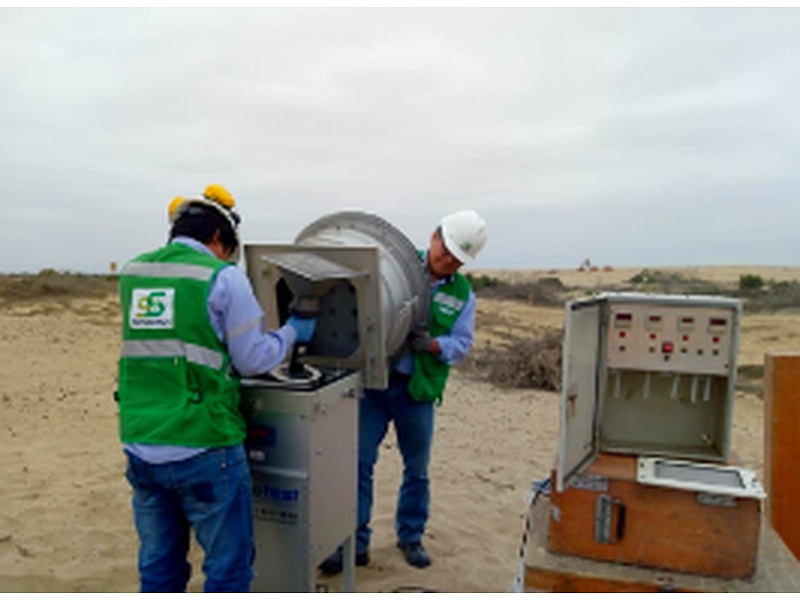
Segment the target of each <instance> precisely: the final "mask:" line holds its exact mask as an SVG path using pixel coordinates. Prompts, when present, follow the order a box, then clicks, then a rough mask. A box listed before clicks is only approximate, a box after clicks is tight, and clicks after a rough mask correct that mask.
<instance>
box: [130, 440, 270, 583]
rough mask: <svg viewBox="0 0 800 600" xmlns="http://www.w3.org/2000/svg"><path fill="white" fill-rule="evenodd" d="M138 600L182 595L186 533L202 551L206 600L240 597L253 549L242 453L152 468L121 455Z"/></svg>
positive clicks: (209, 454) (222, 451)
mask: <svg viewBox="0 0 800 600" xmlns="http://www.w3.org/2000/svg"><path fill="white" fill-rule="evenodd" d="M125 475H126V477H127V479H128V481H129V482H130V484H131V487H132V488H133V516H134V521H135V524H136V531H137V532H138V534H139V541H140V545H139V575H140V578H141V591H142V592H184V591H186V584H187V583H188V582H189V577H190V576H191V565H190V564H189V562H188V560H187V554H188V551H189V539H190V537H189V536H190V530H191V529H194V534H195V537H196V538H197V542H198V543H199V544H200V546H201V547H202V548H203V551H204V553H205V558H204V560H203V573H205V575H206V582H205V586H204V590H205V591H206V592H247V591H249V590H250V581H251V580H252V578H253V568H252V566H253V559H254V556H255V543H254V539H253V505H252V484H251V480H250V470H249V467H248V464H247V459H246V457H245V452H244V447H243V446H242V445H241V444H240V445H238V446H231V447H228V448H214V449H211V450H208V451H206V452H203V453H202V454H200V455H198V456H195V457H193V458H190V459H187V460H184V461H180V462H171V463H166V464H163V465H155V464H150V463H147V462H144V461H142V460H140V459H139V458H136V457H135V456H133V455H131V454H128V469H127V472H126V474H125Z"/></svg>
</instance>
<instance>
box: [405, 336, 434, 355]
mask: <svg viewBox="0 0 800 600" xmlns="http://www.w3.org/2000/svg"><path fill="white" fill-rule="evenodd" d="M408 344H409V346H411V349H412V350H413V351H414V352H428V353H429V354H439V343H438V342H437V341H436V338H435V337H431V334H430V333H429V332H427V331H412V332H411V333H410V334H409V335H408Z"/></svg>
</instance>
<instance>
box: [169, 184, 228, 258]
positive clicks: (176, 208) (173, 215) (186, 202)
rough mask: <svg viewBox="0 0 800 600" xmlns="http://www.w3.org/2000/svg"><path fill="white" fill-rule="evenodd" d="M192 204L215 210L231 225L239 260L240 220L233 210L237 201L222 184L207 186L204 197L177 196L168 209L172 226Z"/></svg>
mask: <svg viewBox="0 0 800 600" xmlns="http://www.w3.org/2000/svg"><path fill="white" fill-rule="evenodd" d="M192 204H204V205H206V206H210V207H212V208H215V209H216V210H217V211H218V212H219V213H220V214H221V215H222V216H223V217H225V219H226V220H227V221H228V222H229V223H230V225H231V229H232V230H233V235H234V236H235V237H236V253H235V258H236V260H238V255H239V246H240V245H241V243H240V241H239V221H240V218H239V215H238V214H236V211H234V210H233V208H234V206H235V205H236V201H235V200H234V199H233V196H232V195H231V193H230V192H229V191H228V190H226V189H225V188H224V187H223V186H221V185H220V184H218V183H212V184H209V185H207V186H206V189H205V190H204V191H203V195H202V196H176V197H175V198H173V199H172V201H171V202H170V203H169V207H168V208H167V216H168V218H169V223H170V225H173V224H174V223H175V221H177V220H178V218H179V217H180V216H181V214H183V212H184V210H185V209H186V208H187V207H189V206H190V205H192Z"/></svg>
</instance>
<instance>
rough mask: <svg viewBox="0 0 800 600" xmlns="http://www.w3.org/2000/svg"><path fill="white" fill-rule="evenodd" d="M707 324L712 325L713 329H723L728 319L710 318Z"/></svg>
mask: <svg viewBox="0 0 800 600" xmlns="http://www.w3.org/2000/svg"><path fill="white" fill-rule="evenodd" d="M709 324H711V325H713V326H714V327H725V325H727V324H728V319H720V318H712V319H711V320H710V321H709Z"/></svg>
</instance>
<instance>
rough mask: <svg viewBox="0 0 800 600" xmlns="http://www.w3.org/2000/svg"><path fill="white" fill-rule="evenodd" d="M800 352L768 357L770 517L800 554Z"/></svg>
mask: <svg viewBox="0 0 800 600" xmlns="http://www.w3.org/2000/svg"><path fill="white" fill-rule="evenodd" d="M798 401H800V354H798V353H796V352H795V353H791V352H781V353H773V354H767V355H766V356H765V357H764V410H765V414H764V475H765V486H766V488H767V502H766V505H767V508H766V513H767V518H768V520H769V522H770V523H771V524H772V526H773V527H774V528H775V531H777V532H778V534H779V535H780V536H781V537H782V538H783V541H784V542H786V545H787V546H789V548H790V549H791V550H792V552H794V555H795V557H797V558H800V510H799V507H800V466H798V461H800V410H798Z"/></svg>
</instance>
